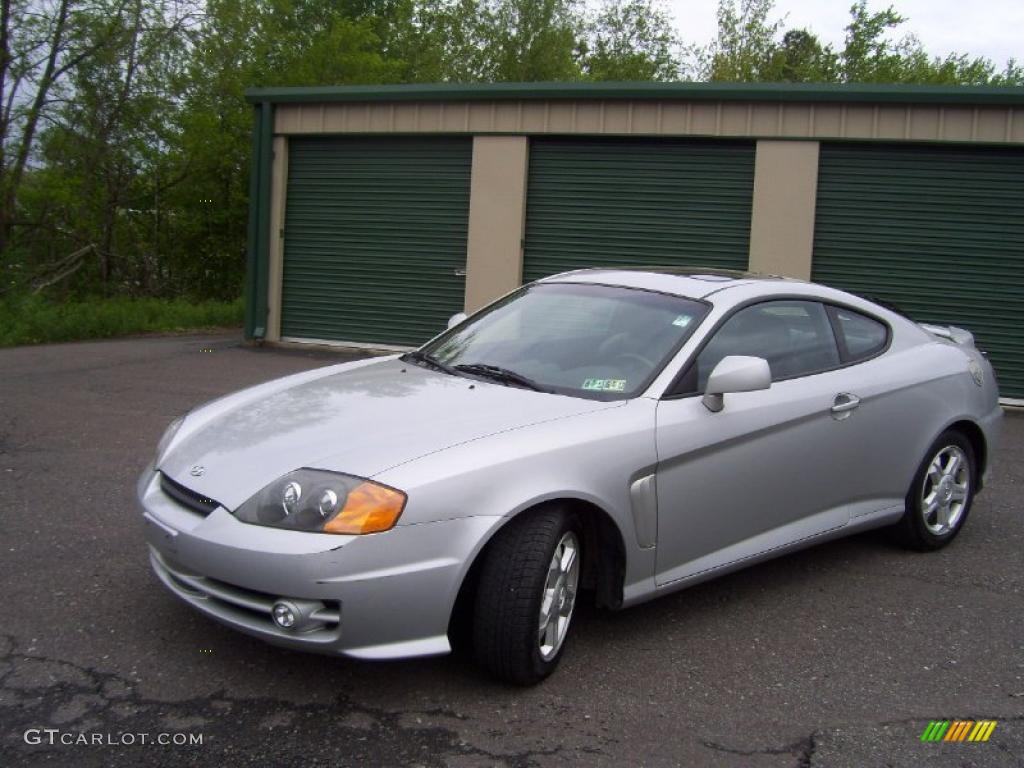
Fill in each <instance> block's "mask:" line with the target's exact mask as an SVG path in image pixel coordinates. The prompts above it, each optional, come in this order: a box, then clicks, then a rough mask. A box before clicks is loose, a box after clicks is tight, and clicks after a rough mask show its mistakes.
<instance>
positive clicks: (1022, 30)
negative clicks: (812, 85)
mask: <svg viewBox="0 0 1024 768" xmlns="http://www.w3.org/2000/svg"><path fill="white" fill-rule="evenodd" d="M667 2H668V6H669V8H670V9H671V11H672V13H673V15H674V16H675V20H676V27H677V28H678V29H679V32H680V34H681V36H682V38H683V40H684V41H685V42H687V43H698V44H700V45H704V44H706V43H708V42H710V41H711V40H712V39H713V38H714V37H715V32H716V22H715V18H716V12H717V8H718V0H667ZM852 4H853V0H776V2H775V16H776V17H782V16H784V15H785V17H786V19H785V23H786V28H787V29H793V28H801V27H804V28H807V29H810V30H811V31H813V32H814V33H815V34H817V35H818V38H819V39H821V40H822V41H823V42H830V43H833V44H834V45H836V46H837V47H839V46H841V45H842V42H843V38H844V36H845V32H844V31H843V30H844V27H846V25H847V23H848V22H849V18H850V13H849V8H850V6H851V5H852ZM889 5H892V6H894V7H895V8H896V10H897V11H898V12H899V13H900V14H901V15H903V16H905V17H907V19H908V21H907V22H906V23H904V24H903V26H902V27H900V29H899V33H900V34H899V35H897V36H898V37H902V36H903V35H904V34H907V33H909V32H913V33H914V34H915V35H917V37H918V38H919V39H920V40H921V42H922V43H923V44H924V47H925V50H927V51H928V52H929V53H931V54H933V55H937V56H942V55H945V54H947V53H950V52H951V51H956V52H957V53H969V54H972V55H975V56H984V57H986V58H989V59H992V61H994V62H995V63H996V65H997V66H998V67H999V68H1002V66H1003V65H1004V64H1005V63H1006V61H1007V59H1010V58H1016V59H1017V61H1018V62H1021V61H1024V0H986V1H985V2H979V1H978V0H975V2H971V1H970V0H868V8H869V9H870V10H874V11H879V10H882V9H884V8H886V7H887V6H889Z"/></svg>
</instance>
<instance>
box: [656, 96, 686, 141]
mask: <svg viewBox="0 0 1024 768" xmlns="http://www.w3.org/2000/svg"><path fill="white" fill-rule="evenodd" d="M692 110H693V105H692V104H680V103H679V102H668V103H666V104H663V105H662V107H661V129H660V132H662V133H667V134H669V135H680V134H684V135H685V134H687V133H689V132H690V115H691V112H692Z"/></svg>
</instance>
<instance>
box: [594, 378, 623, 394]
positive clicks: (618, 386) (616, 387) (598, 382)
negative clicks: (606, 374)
mask: <svg viewBox="0 0 1024 768" xmlns="http://www.w3.org/2000/svg"><path fill="white" fill-rule="evenodd" d="M583 388H584V389H596V390H598V391H600V392H625V391H626V380H625V379H584V380H583Z"/></svg>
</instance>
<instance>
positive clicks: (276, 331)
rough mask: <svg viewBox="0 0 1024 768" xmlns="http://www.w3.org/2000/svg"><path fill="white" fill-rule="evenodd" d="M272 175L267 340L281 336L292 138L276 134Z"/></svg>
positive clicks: (275, 339)
mask: <svg viewBox="0 0 1024 768" xmlns="http://www.w3.org/2000/svg"><path fill="white" fill-rule="evenodd" d="M271 174H272V175H271V177H270V222H269V227H270V242H269V246H270V248H269V258H268V262H269V263H268V265H267V334H266V337H265V338H266V340H267V341H278V340H280V338H281V283H282V281H283V279H284V212H285V206H286V205H287V202H288V196H287V192H288V189H287V187H288V139H287V138H286V137H284V136H275V137H274V163H273V167H272V169H271Z"/></svg>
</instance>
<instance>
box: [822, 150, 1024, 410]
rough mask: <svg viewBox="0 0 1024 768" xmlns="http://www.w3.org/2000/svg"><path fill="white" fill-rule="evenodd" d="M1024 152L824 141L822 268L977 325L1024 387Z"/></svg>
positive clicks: (1004, 384)
mask: <svg viewBox="0 0 1024 768" xmlns="http://www.w3.org/2000/svg"><path fill="white" fill-rule="evenodd" d="M1022 268H1024V152H1022V151H1021V150H1012V149H993V148H968V147H938V146H920V147H892V146H877V145H875V146H866V145H854V144H850V145H838V144H823V145H822V147H821V164H820V167H819V171H818V204H817V214H816V223H815V237H814V267H813V278H814V279H815V280H817V281H820V282H823V283H828V284H830V285H835V286H838V287H840V288H846V289H848V290H851V291H854V292H857V293H862V294H865V295H870V296H874V297H877V298H880V299H883V300H886V301H889V302H891V303H892V304H895V305H896V306H898V307H899V308H900V309H902V310H903V311H904V312H906V313H907V314H908V315H910V316H911V317H913V318H914V319H915V320H918V321H934V322H941V323H948V324H952V325H959V326H962V327H964V328H967V329H968V330H970V331H971V332H973V333H974V335H975V337H976V339H977V341H978V345H979V346H980V347H981V348H982V349H983V350H985V351H986V352H987V353H988V355H989V359H990V360H991V361H992V363H993V365H994V366H995V368H996V372H997V374H998V376H999V384H1000V391H1001V394H1002V396H1003V397H1013V398H1020V397H1024V293H1022V291H1021V271H1022Z"/></svg>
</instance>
